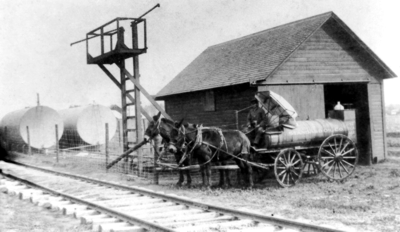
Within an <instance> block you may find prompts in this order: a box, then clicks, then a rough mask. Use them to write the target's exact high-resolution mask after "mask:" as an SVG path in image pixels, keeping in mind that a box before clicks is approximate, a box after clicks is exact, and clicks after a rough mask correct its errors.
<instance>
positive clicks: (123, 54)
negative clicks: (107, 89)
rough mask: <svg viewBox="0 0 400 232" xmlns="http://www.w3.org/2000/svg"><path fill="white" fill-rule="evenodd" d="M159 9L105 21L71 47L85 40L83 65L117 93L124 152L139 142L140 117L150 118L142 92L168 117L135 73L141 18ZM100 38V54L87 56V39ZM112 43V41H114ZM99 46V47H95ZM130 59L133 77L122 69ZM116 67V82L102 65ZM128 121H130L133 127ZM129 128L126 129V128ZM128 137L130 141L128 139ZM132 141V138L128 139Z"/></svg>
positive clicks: (141, 51) (140, 49)
mask: <svg viewBox="0 0 400 232" xmlns="http://www.w3.org/2000/svg"><path fill="white" fill-rule="evenodd" d="M156 7H159V4H157V5H156V6H155V7H153V8H152V9H150V10H149V11H147V12H146V13H144V14H143V15H142V16H140V17H139V18H121V17H118V18H116V19H113V20H111V21H109V22H108V23H106V24H104V25H102V26H100V27H97V28H96V29H94V30H91V31H89V32H88V33H87V34H86V39H83V40H80V41H77V42H75V43H72V44H71V46H72V45H73V44H76V43H79V42H83V41H86V54H87V63H88V64H94V65H98V66H99V67H100V68H101V69H102V70H103V71H104V73H105V74H106V75H107V76H108V77H109V78H110V79H111V80H112V81H113V82H114V83H115V84H116V85H117V87H118V88H119V89H120V90H121V105H122V135H123V136H122V137H123V139H122V141H123V150H124V152H125V151H126V150H128V149H129V148H130V147H133V146H134V145H135V144H137V143H138V142H141V141H142V140H143V135H144V131H143V125H142V120H141V115H144V116H145V117H146V118H147V120H149V121H151V120H152V118H151V117H150V115H148V114H147V112H146V111H144V110H143V108H142V107H141V102H140V94H141V93H142V94H143V95H144V96H145V97H146V98H147V99H148V100H149V101H150V102H151V103H152V104H153V105H154V106H155V107H156V109H157V110H159V111H160V112H161V113H162V114H163V115H164V117H166V118H169V119H170V117H169V116H168V114H167V113H166V112H165V111H164V110H163V109H162V108H161V107H160V106H159V105H158V104H157V102H156V101H155V100H154V99H153V97H151V96H150V94H149V93H148V92H147V91H146V90H145V89H144V88H143V87H142V86H141V85H140V72H139V55H141V54H144V53H146V52H147V24H146V19H144V18H143V16H145V15H146V14H148V13H149V12H150V11H152V10H153V9H155V8H156ZM122 21H130V27H131V30H132V38H131V40H132V41H131V44H132V47H128V46H127V45H126V43H125V40H124V32H125V29H124V28H123V27H122V26H121V25H120V24H121V22H122ZM139 26H141V28H143V29H142V31H141V32H142V33H141V36H142V37H141V38H139V33H138V27H139ZM98 37H100V42H99V43H97V44H95V50H96V51H97V52H99V53H100V54H97V55H95V56H94V55H91V54H90V53H89V51H90V49H91V48H92V47H89V44H90V42H89V40H91V39H94V38H98ZM139 39H141V41H142V42H143V43H142V46H141V47H140V46H139ZM115 41H116V42H115ZM98 46H100V48H99V47H98ZM130 58H132V60H133V75H132V74H131V73H130V72H129V71H128V70H127V69H126V68H125V61H126V60H127V59H130ZM114 64H115V65H116V66H117V67H118V68H119V70H120V72H119V73H120V78H119V80H118V79H117V78H116V77H114V75H113V74H112V73H111V72H110V71H109V70H108V69H107V68H106V67H105V65H114ZM129 82H131V83H132V84H133V85H131V86H133V87H132V88H128V87H127V86H128V85H127V84H128V83H129ZM128 120H129V121H134V122H135V123H134V125H135V127H133V125H132V123H128ZM128 125H129V126H128ZM128 138H130V140H128ZM131 138H136V139H134V140H133V139H131ZM138 157H139V160H138V163H139V172H141V169H142V167H141V164H142V162H141V161H142V160H141V154H138Z"/></svg>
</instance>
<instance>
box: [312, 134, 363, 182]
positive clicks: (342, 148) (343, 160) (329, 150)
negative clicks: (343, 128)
mask: <svg viewBox="0 0 400 232" xmlns="http://www.w3.org/2000/svg"><path fill="white" fill-rule="evenodd" d="M357 162H358V152H357V148H356V146H355V144H354V143H353V141H351V140H350V139H349V138H348V137H347V136H345V135H331V136H329V137H328V138H326V139H325V140H324V142H322V144H321V146H320V148H319V151H318V163H319V169H320V171H321V172H322V174H324V175H325V176H326V177H328V178H329V179H332V180H344V179H346V178H347V177H349V176H350V175H351V174H352V173H353V172H354V170H355V169H356V165H357Z"/></svg>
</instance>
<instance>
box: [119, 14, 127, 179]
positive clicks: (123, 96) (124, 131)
mask: <svg viewBox="0 0 400 232" xmlns="http://www.w3.org/2000/svg"><path fill="white" fill-rule="evenodd" d="M117 23H118V21H117ZM122 44H124V28H122V27H121V28H118V40H117V47H118V48H117V49H119V48H120V47H121V46H122ZM120 66H121V69H120V76H121V81H120V83H121V105H122V107H121V108H122V146H123V152H125V151H127V150H128V149H129V147H128V125H127V123H128V122H127V114H126V111H127V110H128V109H127V108H128V107H127V106H126V80H125V73H124V71H123V70H124V69H125V60H123V59H122V60H121V61H120ZM124 161H125V163H124V165H125V166H124V167H125V169H126V170H125V172H126V173H127V172H128V169H127V167H128V156H126V157H125V160H124Z"/></svg>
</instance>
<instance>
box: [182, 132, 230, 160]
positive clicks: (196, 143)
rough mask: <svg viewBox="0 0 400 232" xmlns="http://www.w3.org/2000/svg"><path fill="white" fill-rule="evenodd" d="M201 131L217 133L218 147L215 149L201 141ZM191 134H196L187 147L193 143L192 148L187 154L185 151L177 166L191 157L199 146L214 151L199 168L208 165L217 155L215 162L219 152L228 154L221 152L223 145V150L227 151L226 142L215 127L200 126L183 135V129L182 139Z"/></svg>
mask: <svg viewBox="0 0 400 232" xmlns="http://www.w3.org/2000/svg"><path fill="white" fill-rule="evenodd" d="M203 129H209V130H216V131H217V132H218V134H219V136H220V144H219V147H215V146H213V145H212V144H210V143H208V142H205V141H203V133H202V132H203V131H202V130H203ZM193 132H196V138H195V140H194V141H190V142H189V143H188V144H187V145H189V144H190V143H194V144H193V145H192V148H191V150H190V151H189V152H186V151H187V150H185V152H184V154H183V156H182V158H181V160H180V161H179V163H178V166H180V165H181V164H182V163H183V162H184V161H185V160H186V159H187V158H188V157H191V156H192V154H193V152H194V150H195V149H197V148H199V147H200V146H201V145H206V146H207V149H210V147H212V148H214V149H215V152H214V153H213V154H212V155H211V158H210V159H209V160H208V161H207V162H205V163H203V164H201V165H200V166H204V165H206V164H208V163H210V162H211V161H212V160H213V158H214V157H215V156H216V155H217V160H219V151H222V152H224V153H226V154H229V153H227V152H225V151H223V150H222V147H223V146H224V144H225V150H226V151H228V144H227V142H226V139H225V136H224V135H223V133H222V130H221V129H219V128H216V127H203V126H202V125H200V127H199V128H198V129H196V130H194V131H192V132H189V133H185V129H184V132H183V137H184V138H185V139H186V135H187V134H190V133H193ZM210 150H211V149H210Z"/></svg>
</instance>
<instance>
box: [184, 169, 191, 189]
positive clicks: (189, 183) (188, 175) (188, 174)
mask: <svg viewBox="0 0 400 232" xmlns="http://www.w3.org/2000/svg"><path fill="white" fill-rule="evenodd" d="M185 172H186V182H187V186H191V185H192V177H191V176H190V170H186V171H185Z"/></svg>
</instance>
